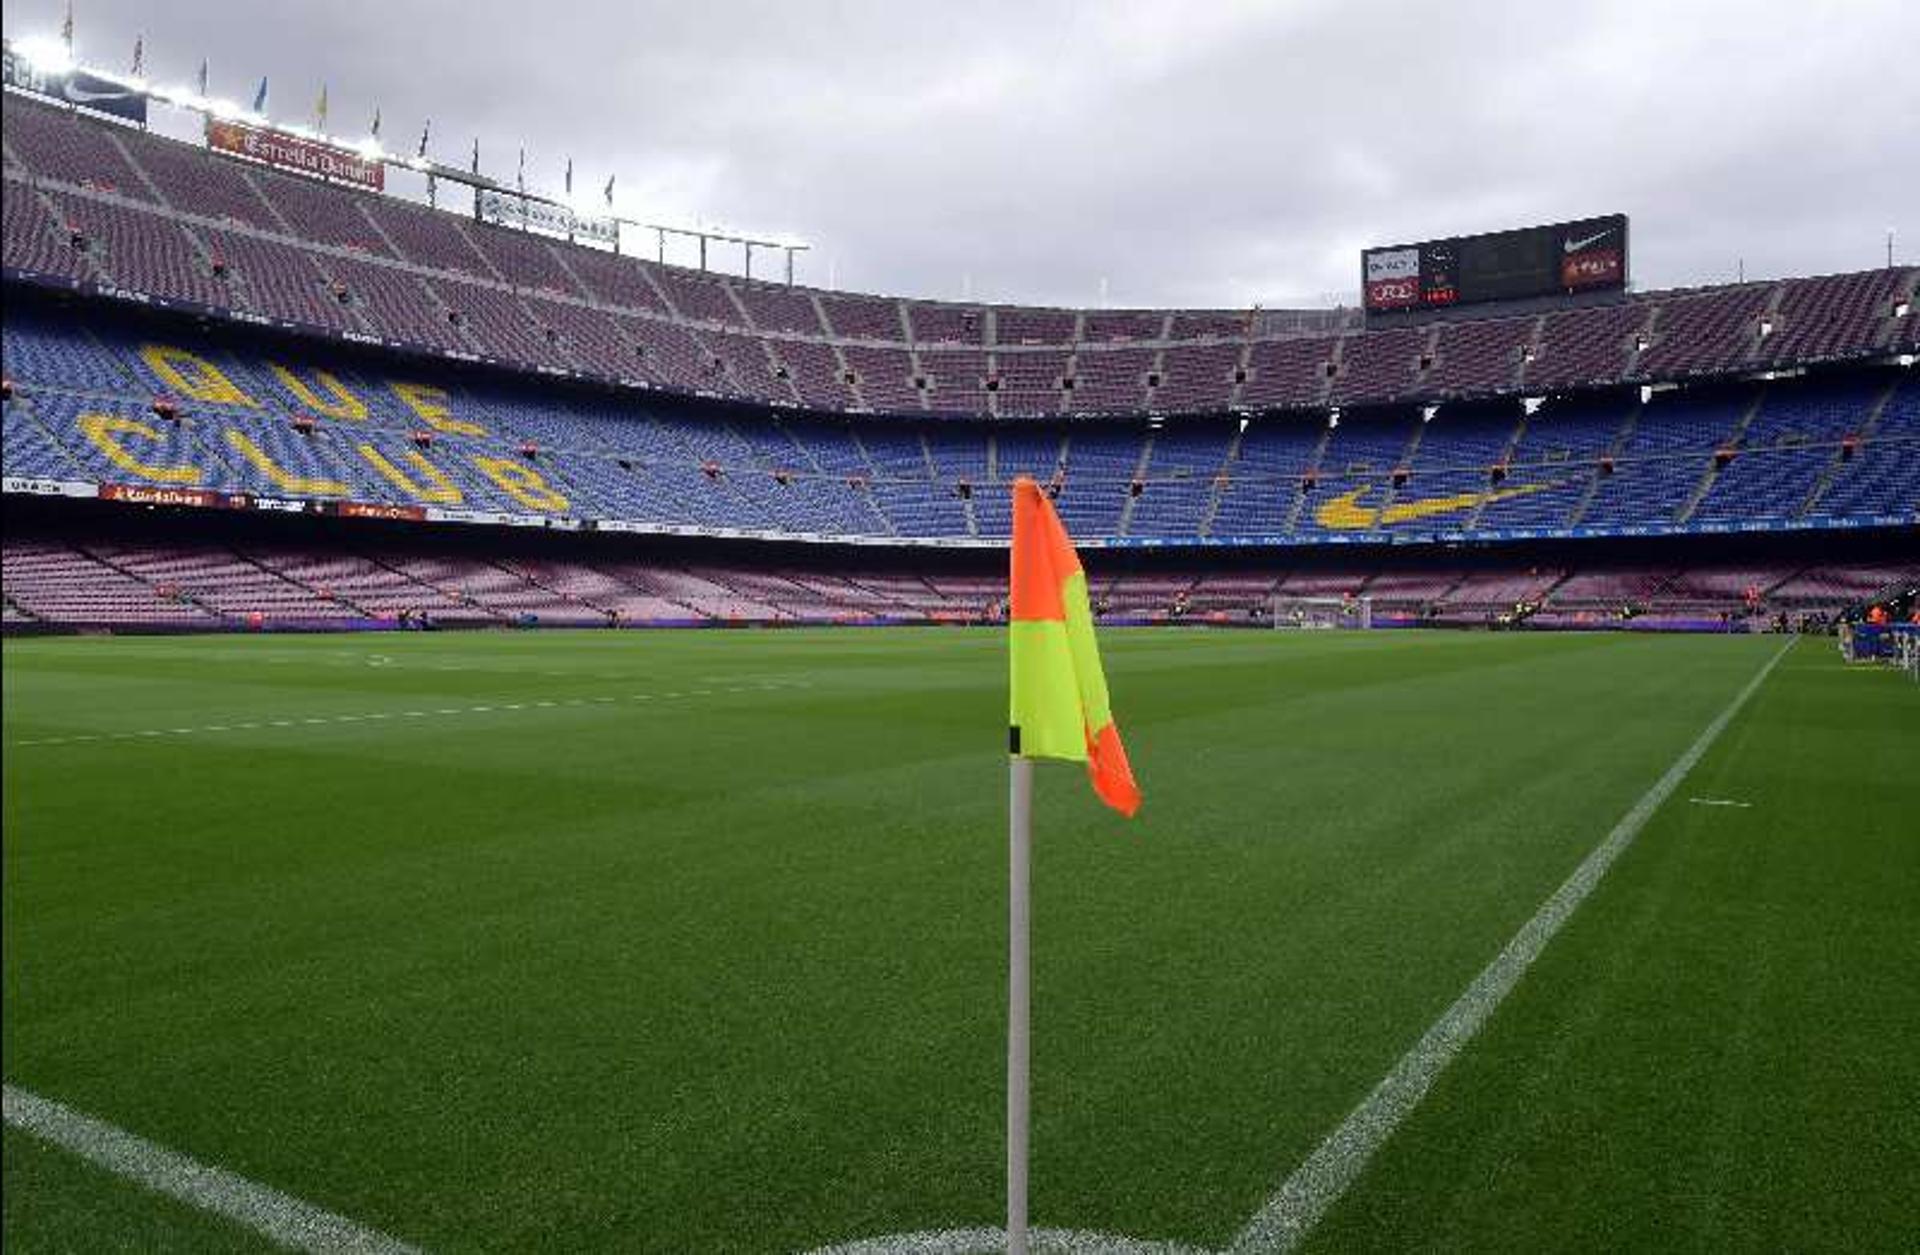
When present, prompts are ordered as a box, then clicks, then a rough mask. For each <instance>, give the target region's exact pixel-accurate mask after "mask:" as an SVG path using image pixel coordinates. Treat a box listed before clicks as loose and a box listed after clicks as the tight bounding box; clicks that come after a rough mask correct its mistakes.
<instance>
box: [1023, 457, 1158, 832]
mask: <svg viewBox="0 0 1920 1255" xmlns="http://www.w3.org/2000/svg"><path fill="white" fill-rule="evenodd" d="M1007 618H1008V624H1007V633H1008V638H1009V646H1010V648H1009V650H1008V653H1009V655H1010V657H1011V663H1012V685H1011V697H1012V702H1011V716H1010V722H1011V725H1012V729H1013V745H1012V749H1013V752H1014V753H1015V754H1017V755H1019V756H1020V757H1022V758H1064V759H1069V760H1071V761H1073V762H1082V763H1085V764H1086V765H1087V775H1088V776H1090V777H1091V778H1092V780H1093V791H1094V792H1095V793H1097V794H1099V795H1100V800H1101V801H1103V802H1105V803H1106V804H1107V805H1108V806H1111V807H1113V809H1115V810H1117V811H1119V812H1120V813H1121V814H1123V815H1129V816H1130V815H1132V814H1133V813H1134V812H1135V811H1137V810H1139V809H1140V786H1139V785H1137V784H1135V783H1134V780H1133V768H1132V767H1131V766H1129V765H1128V763H1127V751H1126V747H1125V746H1123V745H1122V744H1121V743H1120V729H1119V728H1118V727H1117V726H1115V724H1114V722H1113V711H1112V709H1111V708H1110V707H1109V706H1108V704H1107V678H1106V675H1105V673H1104V672H1102V671H1101V668H1100V647H1099V644H1098V643H1097V642H1096V641H1095V640H1094V639H1093V611H1092V608H1091V607H1090V606H1089V605H1088V602H1087V573H1086V572H1085V571H1084V570H1082V569H1081V566H1080V557H1079V555H1078V554H1076V553H1074V551H1073V541H1072V539H1071V538H1069V537H1068V536H1067V529H1066V528H1065V527H1064V526H1062V525H1061V522H1060V516H1059V515H1058V514H1056V513H1055V512H1054V509H1053V502H1052V501H1050V500H1048V499H1047V495H1046V494H1045V493H1043V492H1041V491H1040V486H1039V485H1038V484H1036V483H1034V482H1033V481H1032V480H1031V479H1028V478H1026V477H1025V476H1022V477H1021V478H1019V479H1016V480H1015V481H1014V483H1013V583H1012V589H1011V596H1010V598H1009V600H1008V608H1007Z"/></svg>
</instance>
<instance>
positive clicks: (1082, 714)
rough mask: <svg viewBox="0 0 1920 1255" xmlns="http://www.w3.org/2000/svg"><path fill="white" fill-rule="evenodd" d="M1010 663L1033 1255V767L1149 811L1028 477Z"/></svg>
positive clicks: (1058, 549) (1014, 991)
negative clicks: (1081, 772) (1046, 767)
mask: <svg viewBox="0 0 1920 1255" xmlns="http://www.w3.org/2000/svg"><path fill="white" fill-rule="evenodd" d="M1007 656H1008V661H1009V664H1010V678H1011V681H1012V683H1011V685H1010V686H1009V692H1008V696H1009V702H1008V714H1009V718H1008V723H1009V727H1010V728H1011V732H1012V744H1011V746H1010V747H1009V748H1010V750H1011V751H1012V754H1013V757H1012V759H1011V760H1010V762H1009V764H1008V771H1007V777H1008V790H1007V1255H1028V1237H1029V1235H1028V1232H1027V1140H1028V1139H1027V1130H1028V1116H1029V1104H1028V1062H1029V1059H1030V1057H1031V1041H1032V1017H1031V1014H1030V1012H1031V1005H1030V1004H1031V994H1032V988H1033V983H1032V963H1031V960H1030V957H1029V956H1030V949H1031V947H1030V944H1029V943H1030V939H1031V931H1032V930H1031V927H1030V924H1031V919H1032V902H1033V895H1032V869H1033V760H1034V759H1036V758H1064V759H1068V760H1070V761H1073V762H1081V763H1085V764H1086V765H1087V775H1088V776H1090V777H1091V778H1092V780H1093V791H1094V792H1095V793H1097V794H1099V795H1100V800H1101V801H1103V802H1105V803H1106V804H1107V805H1108V806H1111V807H1113V809H1115V810H1117V811H1119V812H1120V813H1121V814H1123V815H1127V816H1132V815H1133V813H1134V812H1135V811H1137V810H1139V809H1140V786H1139V785H1137V784H1135V783H1134V780H1133V768H1132V767H1130V766H1129V765H1128V764H1127V751H1126V748H1125V747H1124V746H1122V745H1121V744H1120V729H1119V728H1117V727H1115V726H1114V722H1113V711H1112V710H1111V709H1110V708H1109V707H1108V705H1107V678H1106V675H1105V674H1104V673H1103V672H1102V671H1101V669H1100V649H1099V646H1098V645H1097V644H1096V643H1095V641H1094V639H1093V610H1092V608H1091V607H1090V606H1089V605H1088V604H1087V573H1086V572H1085V571H1084V570H1082V569H1081V567H1080V558H1079V556H1078V555H1077V554H1075V553H1074V552H1073V541H1072V540H1071V539H1069V538H1068V536H1067V529H1066V528H1065V527H1064V526H1062V525H1061V523H1060V516H1059V515H1058V514H1056V513H1054V509H1053V502H1052V501H1050V500H1048V499H1047V496H1046V494H1045V493H1043V492H1041V491H1040V486H1039V485H1038V484H1036V483H1034V482H1033V481H1032V480H1031V479H1028V478H1027V477H1025V476H1021V477H1020V478H1019V479H1016V480H1014V481H1013V578H1012V583H1011V587H1010V589H1009V595H1008V598H1007Z"/></svg>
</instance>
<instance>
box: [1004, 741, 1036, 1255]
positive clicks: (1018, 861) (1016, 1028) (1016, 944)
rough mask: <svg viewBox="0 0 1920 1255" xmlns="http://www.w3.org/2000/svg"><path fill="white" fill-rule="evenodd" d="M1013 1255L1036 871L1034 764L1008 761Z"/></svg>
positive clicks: (1021, 1250)
mask: <svg viewBox="0 0 1920 1255" xmlns="http://www.w3.org/2000/svg"><path fill="white" fill-rule="evenodd" d="M1007 772H1008V807H1007V1255H1027V1112H1028V1103H1027V1059H1028V1043H1029V1041H1030V1038H1031V1029H1032V1024H1031V1021H1030V1019H1029V1009H1030V1008H1029V994H1030V992H1031V991H1030V987H1029V975H1030V966H1029V959H1028V948H1027V942H1028V933H1029V929H1028V924H1029V920H1030V918H1031V914H1032V912H1031V894H1030V890H1031V882H1032V869H1033V760H1032V759H1031V758H1022V757H1021V756H1020V755H1018V754H1015V755H1013V756H1012V757H1011V758H1009V759H1008V760H1007Z"/></svg>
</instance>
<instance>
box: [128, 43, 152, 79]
mask: <svg viewBox="0 0 1920 1255" xmlns="http://www.w3.org/2000/svg"><path fill="white" fill-rule="evenodd" d="M146 68H147V37H146V36H145V35H135V36H134V37H133V69H132V70H130V71H128V72H129V73H130V74H132V75H133V76H134V77H135V78H139V77H140V75H141V73H142V71H144V70H145V69H146Z"/></svg>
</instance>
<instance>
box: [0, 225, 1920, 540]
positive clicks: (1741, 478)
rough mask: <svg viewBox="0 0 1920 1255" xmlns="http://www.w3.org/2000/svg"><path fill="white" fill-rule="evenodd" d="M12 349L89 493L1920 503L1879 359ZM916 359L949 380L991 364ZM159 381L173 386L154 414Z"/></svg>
mask: <svg viewBox="0 0 1920 1255" xmlns="http://www.w3.org/2000/svg"><path fill="white" fill-rule="evenodd" d="M335 260H337V259H335ZM441 283H442V284H444V286H445V288H446V289H454V288H455V287H456V285H455V284H453V283H452V282H449V281H444V280H443V281H441ZM429 290H433V289H432V285H428V286H427V287H423V288H422V291H423V292H426V291H429ZM480 294H484V298H482V297H481V295H480ZM457 296H458V298H459V299H461V300H463V301H467V302H469V304H468V308H469V310H471V311H473V312H474V313H475V314H476V316H480V315H482V314H484V315H485V316H487V317H489V318H495V319H498V320H500V321H501V322H503V323H504V322H505V321H506V320H507V311H508V309H509V308H510V307H518V306H521V305H532V304H534V303H535V302H534V299H533V298H527V299H526V300H524V301H523V300H522V299H521V298H516V297H515V296H513V295H512V294H511V293H507V292H504V291H501V290H498V289H490V288H480V287H478V286H471V288H470V290H465V291H459V292H458V293H457ZM289 299H293V298H292V296H291V295H290V296H289ZM488 302H492V303H491V304H489V303H488ZM551 306H552V309H554V310H556V311H557V310H566V311H569V312H579V313H581V314H582V315H583V316H586V317H594V318H597V317H599V315H597V314H594V313H593V311H591V310H586V309H584V307H578V306H563V305H560V304H559V303H557V302H553V303H551ZM556 321H559V322H561V323H562V327H561V328H560V334H559V336H558V337H557V338H556V340H555V341H552V342H549V343H548V344H547V345H546V346H545V348H544V349H543V350H535V349H534V348H532V347H531V346H529V349H528V351H529V352H530V353H532V352H536V351H538V352H546V353H551V354H553V355H554V356H556V357H557V356H559V355H560V354H561V353H562V352H571V351H573V346H576V345H579V344H583V343H588V342H587V341H585V339H584V335H585V331H584V327H583V326H582V325H576V324H572V323H567V322H565V320H564V319H563V318H558V319H556ZM83 324H84V325H83ZM655 325H656V326H664V325H665V324H655ZM709 335H710V339H709V343H713V344H719V345H722V346H724V349H725V352H724V353H723V354H722V355H721V357H720V359H719V360H720V361H721V362H722V365H723V367H724V370H723V371H722V372H721V375H720V383H721V386H723V387H736V388H737V385H738V381H740V380H742V379H744V378H746V377H749V376H751V375H752V374H753V373H754V371H755V370H756V369H760V370H770V369H771V368H770V367H768V366H767V365H766V364H765V362H764V358H762V360H761V361H760V362H756V361H755V355H756V354H759V353H760V352H761V342H760V341H757V340H755V339H753V338H752V337H750V336H748V335H746V334H745V333H742V332H733V331H728V332H714V333H709ZM1397 343H1399V344H1401V345H1402V346H1403V347H1417V343H1416V340H1415V339H1412V338H1405V337H1403V338H1401V339H1400V340H1399V341H1397ZM601 347H602V349H603V350H604V351H612V350H611V348H610V347H608V346H607V345H602V346H601ZM1203 347H1208V348H1210V349H1211V348H1218V347H1219V346H1218V345H1205V346H1203ZM5 354H6V371H7V375H8V377H9V378H10V379H12V380H14V381H15V383H16V385H17V389H18V395H17V396H16V398H15V399H14V400H13V401H11V402H9V403H8V406H7V433H8V434H7V441H8V443H7V449H8V455H9V466H10V473H13V472H12V471H11V468H12V467H14V466H18V467H20V468H22V471H21V473H28V474H35V475H44V476H46V477H50V478H73V477H76V476H77V477H78V478H80V479H83V480H85V481H87V482H91V483H101V484H123V483H124V484H136V485H139V484H172V485H187V486H192V487H196V488H201V489H207V490H212V491H221V492H245V493H253V494H258V495H264V496H291V497H302V496H304V497H308V498H312V499H318V500H332V499H342V500H353V501H365V502H374V503H383V504H388V505H393V506H403V507H404V506H422V505H433V506H454V507H458V508H463V509H469V510H486V511H496V512H503V513H512V514H526V513H535V514H556V515H563V516H567V517H569V518H588V519H607V520H624V521H626V522H629V523H637V524H644V525H654V526H679V527H694V528H707V529H715V530H732V531H748V532H756V533H773V534H801V535H812V536H860V537H873V538H896V537H910V538H927V539H943V540H965V541H979V540H992V539H994V538H998V537H1004V536H1005V535H1006V532H1007V518H1006V510H1005V491H1006V490H1005V485H1006V484H1007V483H1009V482H1010V481H1011V480H1012V479H1013V478H1014V477H1015V476H1017V475H1030V476H1032V477H1033V478H1035V479H1037V480H1040V481H1042V482H1047V483H1057V485H1058V489H1059V496H1058V500H1059V505H1060V509H1061V511H1062V514H1063V516H1064V517H1065V518H1066V520H1067V522H1068V525H1069V526H1070V527H1072V528H1073V529H1074V530H1075V532H1076V534H1079V535H1082V536H1086V537H1089V538H1106V537H1111V538H1116V539H1125V538H1133V537H1138V538H1143V539H1145V538H1157V539H1162V540H1178V539H1181V538H1189V539H1202V538H1204V539H1209V540H1232V539H1255V538H1264V539H1266V540H1271V539H1273V538H1277V537H1292V538H1296V539H1301V540H1317V539H1324V538H1339V537H1342V536H1343V535H1345V534H1349V533H1355V532H1360V533H1368V534H1373V533H1381V532H1399V533H1404V534H1406V535H1408V536H1428V535H1433V534H1437V533H1444V534H1447V535H1471V534H1476V533H1478V534H1489V535H1498V534H1502V533H1511V532H1514V531H1516V530H1522V531H1524V530H1528V529H1533V530H1541V529H1545V530H1566V529H1570V528H1584V529H1588V530H1592V531H1596V532H1601V533H1606V532H1616V533H1619V532H1624V533H1627V534H1633V533H1634V532H1636V531H1645V530H1647V529H1654V530H1670V529H1676V528H1678V529H1685V528H1689V527H1692V528H1699V529H1706V530H1712V529H1716V528H1717V529H1721V530H1725V529H1727V528H1729V527H1735V526H1750V525H1754V524H1756V523H1761V524H1773V525H1780V526H1786V525H1794V526H1811V525H1819V524H1823V523H1832V522H1847V521H1854V520H1880V521H1884V520H1886V519H1888V518H1893V519H1896V520H1897V519H1902V518H1910V517H1911V516H1912V515H1913V513H1914V512H1915V510H1916V509H1920V500H1916V497H1917V496H1920V493H1917V492H1916V481H1917V480H1920V476H1917V475H1916V472H1915V465H1914V463H1915V461H1916V458H1920V452H1917V450H1920V419H1916V416H1915V410H1916V402H1915V396H1916V385H1915V383H1914V382H1913V379H1912V374H1911V372H1910V371H1901V370H1897V369H1891V370H1889V369H1881V370H1850V371H1844V372H1840V373H1837V374H1830V375H1829V374H1822V375H1819V376H1809V377H1806V378H1795V379H1781V380H1774V381H1772V382H1748V383H1741V384H1727V383H1704V384H1701V385H1699V386H1696V387H1691V388H1681V389H1676V390H1671V391H1666V392H1662V393H1660V394H1658V395H1656V396H1654V397H1652V399H1651V400H1649V401H1647V402H1645V403H1637V402H1635V401H1634V400H1633V398H1632V396H1631V394H1629V393H1624V392H1614V393H1605V394H1591V395H1579V396H1572V397H1567V398H1556V399H1553V400H1551V401H1548V402H1547V403H1545V404H1543V405H1541V406H1539V407H1538V408H1537V409H1536V410H1535V412H1533V413H1532V414H1530V415H1529V414H1525V413H1523V412H1522V410H1521V407H1520V406H1519V405H1518V403H1517V402H1516V401H1512V400H1508V401H1476V402H1457V403H1452V404H1441V405H1439V406H1437V407H1431V408H1430V409H1429V410H1427V411H1421V410H1418V409H1413V408H1409V407H1398V408H1387V409H1357V410H1353V411H1351V412H1349V413H1347V414H1346V415H1344V416H1343V417H1342V418H1341V419H1340V421H1339V422H1337V423H1332V424H1330V423H1328V422H1327V421H1326V420H1324V419H1321V418H1319V417H1317V416H1315V415H1313V414H1311V413H1309V414H1289V413H1279V414H1262V415H1259V416H1256V417H1253V418H1246V419H1205V418H1200V417H1191V418H1185V419H1181V420H1178V421H1175V422H1170V423H1166V424H1164V425H1161V426H1153V425H1150V424H1148V423H1144V422H1143V421H1142V420H1141V419H1139V418H1138V417H1135V418H1132V419H1113V420H1106V421H1087V420H1079V421H1068V420H1064V419H1061V418H1058V417H1056V418H1054V419H1053V420H1052V421H1047V420H1044V419H1041V418H1039V417H1029V418H1023V419H1020V420H1018V421H1017V422H1007V423H1001V424H998V425H988V424H980V423H969V422H964V421H951V420H947V421H939V420H932V421H929V420H921V421H919V422H917V423H915V422H911V421H909V420H906V419H904V418H901V417H867V418H849V417H833V416H821V415H815V414H809V413H805V412H801V411H799V410H797V409H789V410H786V411H776V410H768V409H766V408H762V407H739V406H736V407H733V408H731V409H729V410H727V411H725V412H724V413H721V412H713V411H711V410H707V409H702V408H700V407H698V406H694V405H692V404H690V403H688V402H684V401H680V400H677V399H675V398H672V397H670V396H665V395H661V396H654V397H651V398H649V397H648V396H647V395H646V394H635V393H630V392H617V391H606V390H596V389H588V388H585V387H583V386H579V385H566V386H555V385H550V384H543V383H540V382H538V381H536V380H534V379H533V378H530V377H525V376H521V377H513V376H507V375H488V376H481V375H477V374H474V373H472V372H469V371H458V370H452V369H447V368H443V367H437V366H432V365H429V364H427V363H424V362H418V361H413V362H404V361H400V360H396V359H383V358H381V357H380V356H378V355H375V354H372V353H369V352H366V351H361V350H353V351H349V350H345V349H339V350H331V349H323V348H321V347H320V345H319V344H318V343H317V342H312V341H301V342H275V343H271V344H270V343H267V342H265V341H261V342H242V341H240V340H237V339H234V338H232V337H223V336H221V335H218V334H214V333H212V332H209V331H204V330H198V329H191V328H187V327H185V326H182V325H179V324H172V323H169V324H166V325H165V326H160V325H157V324H154V323H152V322H150V321H143V320H134V319H130V318H126V317H119V316H98V317H88V318H86V319H81V318H80V317H79V316H77V315H76V314H74V313H72V312H70V311H66V310H62V309H59V308H56V307H54V306H52V305H49V304H47V303H45V302H31V301H21V302H13V303H10V304H9V307H8V312H7V317H6V341H5ZM924 356H925V357H927V358H930V359H933V360H935V361H936V362H937V363H938V365H937V366H936V368H935V369H937V370H939V371H941V372H944V373H945V374H946V377H947V384H948V386H952V379H953V372H955V371H956V370H958V371H959V372H960V376H959V377H960V378H961V379H964V378H966V377H967V376H966V374H965V372H966V371H967V370H969V369H973V368H975V367H977V366H979V365H980V364H982V363H984V361H985V359H986V357H987V355H986V354H983V353H980V352H979V351H978V350H942V351H940V352H937V353H928V354H926V355H924ZM1168 356H1169V357H1171V356H1172V355H1171V354H1169V355H1168ZM958 360H964V362H965V363H967V365H964V366H958V367H956V366H955V365H954V364H953V363H954V362H956V361H958ZM821 369H822V370H824V369H825V367H824V364H822V366H821ZM1376 369H1377V368H1376ZM1408 369H1409V370H1412V369H1415V367H1414V366H1413V365H1412V364H1409V366H1408ZM157 397H171V398H172V399H173V404H172V410H171V413H170V414H169V415H168V416H167V417H166V418H165V419H164V420H162V419H160V418H159V417H157V416H156V414H155V413H154V408H153V407H154V401H155V398H157ZM89 415H91V416H93V417H88V416H89ZM103 422H104V423H106V424H107V426H105V427H103V426H102V423H103ZM127 424H132V425H131V426H127ZM423 434H424V435H423ZM423 438H424V441H425V443H424V444H423V443H422V440H423ZM436 475H437V476H439V477H440V479H439V480H437V481H436V480H435V479H434V478H433V477H434V476H436ZM436 484H438V485H439V486H438V487H436Z"/></svg>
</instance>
